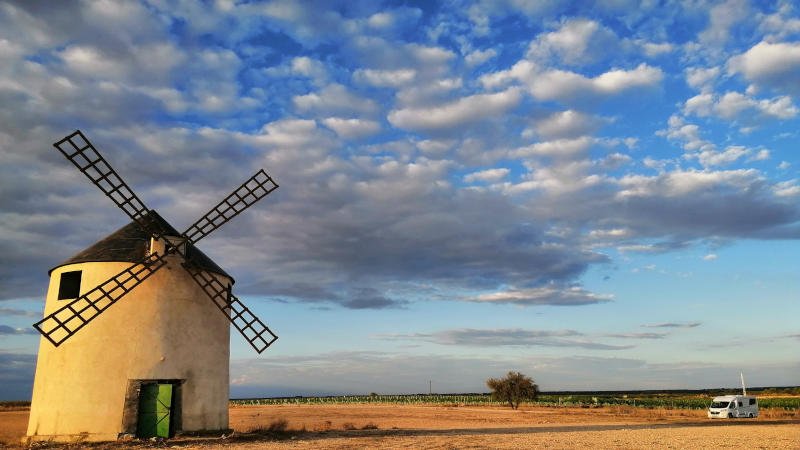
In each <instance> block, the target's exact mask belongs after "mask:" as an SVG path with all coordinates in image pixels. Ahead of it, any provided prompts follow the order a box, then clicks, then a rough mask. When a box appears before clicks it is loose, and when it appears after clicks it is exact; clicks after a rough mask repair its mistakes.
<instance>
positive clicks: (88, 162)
mask: <svg viewBox="0 0 800 450" xmlns="http://www.w3.org/2000/svg"><path fill="white" fill-rule="evenodd" d="M53 145H54V147H55V148H57V149H58V150H59V151H60V152H61V153H62V154H63V155H64V156H65V157H66V158H67V159H68V160H69V161H70V162H72V163H73V164H74V165H75V167H77V168H78V169H79V170H80V171H81V172H82V173H83V174H84V175H86V176H87V177H88V178H89V180H91V181H92V183H94V184H95V185H96V186H97V187H98V188H100V190H101V191H102V192H103V193H104V194H105V195H106V196H108V197H109V198H110V199H111V200H112V201H113V202H114V203H115V204H116V205H117V206H118V207H119V208H121V209H122V211H123V212H124V213H125V214H126V215H128V217H130V219H131V220H132V222H130V223H129V224H128V225H126V226H125V227H123V228H121V229H119V230H117V231H116V232H114V233H112V234H111V235H109V236H107V237H106V238H104V239H102V240H101V241H99V242H97V243H96V244H94V245H93V246H91V247H89V248H87V249H86V250H84V251H82V252H80V253H78V254H77V255H75V256H74V257H73V258H71V259H70V260H68V261H66V262H65V263H62V264H61V265H59V266H57V267H56V268H54V269H53V270H51V272H50V275H51V280H50V287H49V289H48V295H47V300H46V302H45V313H44V318H43V319H42V320H40V321H39V322H37V323H36V324H34V327H35V328H36V329H37V330H38V331H39V332H40V333H41V335H42V338H41V342H40V348H39V355H38V361H37V368H36V377H35V380H34V389H33V398H32V402H31V415H30V420H29V426H28V439H29V440H67V441H69V440H73V439H82V440H109V439H117V438H118V437H120V436H125V435H136V436H140V437H150V436H164V437H167V436H171V435H173V434H174V433H176V432H193V431H218V430H226V429H227V428H228V398H229V396H228V392H229V381H228V378H229V376H228V364H229V354H230V349H229V340H228V339H229V338H228V336H229V333H230V325H229V324H233V326H234V327H235V328H236V329H237V330H238V331H239V333H241V335H242V336H244V338H245V340H247V342H248V343H249V344H250V345H251V346H252V347H253V348H254V349H255V350H256V351H257V352H258V353H261V352H263V351H264V350H265V349H266V348H267V347H269V346H270V345H271V344H272V343H273V342H275V340H276V339H277V336H276V335H275V334H274V333H273V332H272V331H271V330H270V329H269V328H268V327H267V326H266V325H265V324H264V323H263V322H262V321H261V320H260V319H259V318H258V317H256V316H255V315H254V314H253V313H252V311H250V309H249V308H247V306H245V305H244V304H243V303H242V302H241V301H240V300H239V299H238V298H237V297H236V296H235V295H233V293H232V289H231V288H232V285H233V278H232V277H231V276H230V275H228V274H227V273H226V272H225V271H224V270H222V269H221V268H220V267H219V266H218V265H216V263H214V262H213V261H212V260H211V259H210V258H208V257H207V256H206V255H205V254H203V253H202V252H201V251H200V250H199V249H198V248H197V247H196V246H195V244H196V243H197V242H198V241H199V240H200V239H202V238H204V237H206V236H207V235H209V234H210V233H212V232H213V231H214V230H216V229H217V228H219V227H220V226H222V225H223V224H225V223H226V222H228V221H229V220H231V219H232V218H233V217H235V216H237V215H239V214H240V213H242V211H244V210H245V209H247V208H248V207H250V206H251V205H253V204H254V203H255V202H257V201H258V200H260V199H262V198H263V197H265V196H266V195H268V194H269V193H271V192H272V191H274V190H275V189H277V188H278V185H277V184H276V183H275V181H274V180H273V179H272V178H271V177H270V176H269V175H267V174H266V172H264V170H263V169H262V170H259V171H258V172H256V174H255V175H253V176H252V177H251V178H249V179H248V180H247V181H245V182H244V183H243V184H242V185H241V186H240V187H238V188H237V189H235V190H234V191H233V193H231V194H230V195H228V196H227V197H226V198H225V199H223V200H222V201H220V202H219V203H218V204H217V205H215V206H214V207H213V208H211V210H209V211H208V213H206V214H205V215H204V216H203V217H201V218H200V219H199V220H197V221H196V222H195V223H194V224H192V225H191V226H190V227H189V228H188V229H187V230H186V231H184V232H183V233H178V232H177V231H176V230H175V229H174V228H173V227H172V226H171V225H169V223H168V222H166V221H165V220H164V219H163V218H162V217H161V216H160V215H158V213H157V212H156V211H154V210H151V209H149V208H147V207H146V206H145V205H144V203H143V202H142V201H141V200H140V199H139V197H138V196H136V194H134V193H133V191H132V190H131V189H130V187H128V185H127V184H126V183H125V182H124V181H123V180H122V178H121V177H120V176H119V175H118V174H117V172H116V171H114V169H112V168H111V165H110V164H109V163H108V162H107V161H106V160H105V158H103V156H102V155H100V153H99V152H98V151H97V150H96V149H95V147H94V146H93V145H92V144H91V142H89V140H88V139H87V138H86V137H85V136H84V135H83V133H81V131H80V130H78V131H75V132H74V133H72V134H70V135H69V136H67V137H65V138H63V139H61V140H60V141H58V142H56V143H55V144H53ZM123 298H125V300H126V301H120V300H122V299H123ZM118 302H119V303H118ZM115 305H119V306H116V307H115V308H111V307H112V306H115ZM215 310H217V312H216V313H215V312H214V311H215ZM220 312H221V313H222V314H220Z"/></svg>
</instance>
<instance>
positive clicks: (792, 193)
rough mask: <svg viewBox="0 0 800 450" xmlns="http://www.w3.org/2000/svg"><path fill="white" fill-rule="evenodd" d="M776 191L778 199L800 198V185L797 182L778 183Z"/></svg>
mask: <svg viewBox="0 0 800 450" xmlns="http://www.w3.org/2000/svg"><path fill="white" fill-rule="evenodd" d="M774 191H775V195H777V196H778V197H800V185H798V184H797V180H789V181H782V182H780V183H776V184H775V188H774Z"/></svg>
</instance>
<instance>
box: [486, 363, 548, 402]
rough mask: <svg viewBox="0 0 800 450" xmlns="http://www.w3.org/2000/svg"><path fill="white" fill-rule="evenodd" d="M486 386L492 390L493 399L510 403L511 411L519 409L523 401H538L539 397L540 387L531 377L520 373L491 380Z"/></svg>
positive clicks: (512, 373) (487, 381) (510, 373)
mask: <svg viewBox="0 0 800 450" xmlns="http://www.w3.org/2000/svg"><path fill="white" fill-rule="evenodd" d="M486 386H489V389H491V390H492V399H494V400H495V401H500V402H508V406H510V407H511V409H517V408H518V407H519V402H520V401H522V400H536V398H537V397H539V386H537V385H536V383H534V382H533V380H532V379H531V377H526V376H525V375H523V374H521V373H519V372H508V375H506V376H505V377H503V378H489V379H488V380H486Z"/></svg>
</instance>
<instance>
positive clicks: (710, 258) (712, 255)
mask: <svg viewBox="0 0 800 450" xmlns="http://www.w3.org/2000/svg"><path fill="white" fill-rule="evenodd" d="M717 258H718V256H717V255H716V254H715V253H709V254H707V255H705V256H703V261H714V260H715V259H717Z"/></svg>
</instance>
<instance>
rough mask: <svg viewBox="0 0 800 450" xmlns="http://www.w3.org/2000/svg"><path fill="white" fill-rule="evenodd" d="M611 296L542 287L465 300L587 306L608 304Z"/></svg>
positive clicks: (576, 289) (568, 288)
mask: <svg viewBox="0 0 800 450" xmlns="http://www.w3.org/2000/svg"><path fill="white" fill-rule="evenodd" d="M613 298H614V297H613V296H612V295H603V294H595V293H593V292H589V291H587V290H586V289H583V288H580V287H576V286H572V287H557V286H543V287H537V288H523V289H508V290H504V291H498V292H493V293H490V294H481V295H478V296H476V297H472V298H468V299H467V300H469V301H473V302H479V303H514V304H517V305H526V306H530V305H559V306H573V305H587V304H592V303H605V302H610V301H611V300H612V299H613Z"/></svg>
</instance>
